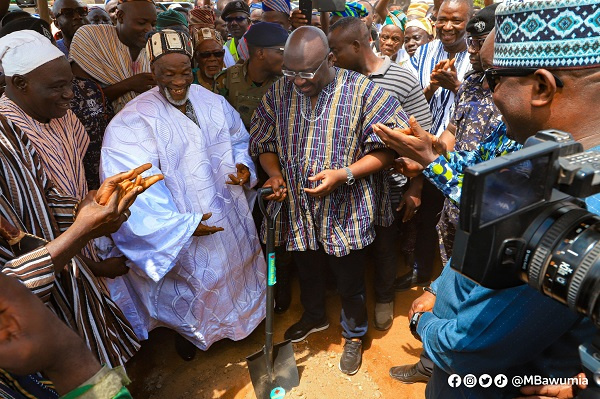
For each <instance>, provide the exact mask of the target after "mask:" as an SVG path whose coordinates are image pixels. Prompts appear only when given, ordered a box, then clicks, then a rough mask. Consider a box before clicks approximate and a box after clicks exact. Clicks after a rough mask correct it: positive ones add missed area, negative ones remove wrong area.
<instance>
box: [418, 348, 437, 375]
mask: <svg viewBox="0 0 600 399" xmlns="http://www.w3.org/2000/svg"><path fill="white" fill-rule="evenodd" d="M417 370H419V371H420V372H421V373H422V374H425V375H427V376H429V377H431V374H433V361H432V360H431V359H430V358H429V356H427V352H425V350H423V352H421V357H420V358H419V363H417Z"/></svg>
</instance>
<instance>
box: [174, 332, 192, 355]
mask: <svg viewBox="0 0 600 399" xmlns="http://www.w3.org/2000/svg"><path fill="white" fill-rule="evenodd" d="M175 350H176V351H177V354H178V355H179V357H181V358H182V359H183V360H185V361H186V362H189V361H190V360H192V359H193V358H194V357H196V346H195V345H194V344H192V343H191V342H190V341H188V340H187V339H185V338H183V337H182V336H181V335H179V334H177V336H176V337H175Z"/></svg>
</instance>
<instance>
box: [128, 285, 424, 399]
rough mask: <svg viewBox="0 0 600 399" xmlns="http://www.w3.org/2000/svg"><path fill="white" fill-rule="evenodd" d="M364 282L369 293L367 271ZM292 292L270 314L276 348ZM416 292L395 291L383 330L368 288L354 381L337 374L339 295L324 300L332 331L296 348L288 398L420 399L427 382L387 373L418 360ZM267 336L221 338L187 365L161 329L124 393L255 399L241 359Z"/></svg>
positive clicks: (295, 307) (133, 367) (145, 347)
mask: <svg viewBox="0 0 600 399" xmlns="http://www.w3.org/2000/svg"><path fill="white" fill-rule="evenodd" d="M367 279H368V286H371V288H372V273H368V277H367ZM293 288H294V298H293V301H292V305H291V307H290V309H289V310H288V311H287V312H286V313H285V314H282V315H276V317H275V343H277V342H281V341H283V333H284V331H285V330H286V328H287V327H289V326H290V325H291V324H293V323H295V322H296V321H297V320H298V319H299V318H300V316H301V314H302V306H301V305H300V301H299V294H298V291H299V289H298V285H297V283H296V284H295V285H294V287H293ZM421 293H422V290H421V289H420V288H413V289H412V290H410V291H406V292H402V293H396V302H395V307H394V314H395V318H394V325H393V326H392V328H391V329H390V330H388V331H383V332H382V331H377V330H375V328H373V324H372V323H373V322H372V317H373V309H374V303H373V291H372V289H371V290H369V291H368V298H370V301H369V307H368V309H369V316H370V324H369V332H368V333H367V338H366V339H365V340H364V342H363V349H364V352H363V363H362V367H361V369H360V371H359V372H358V373H357V374H355V375H354V376H347V375H345V374H342V373H341V372H340V371H339V369H338V363H339V358H340V355H341V353H342V351H343V346H342V345H343V339H342V336H341V326H340V323H339V315H340V301H339V297H338V296H336V295H331V296H330V297H328V302H327V309H328V310H327V312H328V317H329V322H330V327H329V328H328V329H327V330H325V331H321V332H318V333H314V334H311V335H310V336H309V337H308V338H307V339H306V340H305V341H302V342H299V343H297V344H293V346H294V353H295V357H296V362H297V365H298V371H299V374H300V385H299V386H298V387H296V388H294V389H293V390H291V391H290V392H288V394H287V395H286V398H297V399H313V398H314V399H318V398H328V399H337V398H340V399H354V398H423V397H424V392H425V384H422V383H419V384H412V385H405V384H402V383H400V382H397V381H395V380H393V379H392V378H391V377H389V374H388V372H389V368H390V367H392V366H395V365H400V364H407V363H415V362H416V361H417V360H418V356H419V354H420V353H421V343H420V342H419V341H417V340H416V339H414V338H413V336H412V335H411V334H410V331H409V329H408V319H407V313H408V310H409V308H410V305H411V303H412V301H413V300H414V299H415V298H417V297H418V296H419V295H420V294H421ZM264 336H265V335H264V322H263V323H262V324H261V325H259V327H258V328H257V329H256V330H255V331H254V332H253V333H252V334H251V335H250V336H248V337H247V338H246V339H244V340H242V341H237V342H233V341H230V340H222V341H219V342H217V343H215V344H214V345H213V346H212V347H211V348H210V349H209V350H208V351H206V352H202V351H200V350H198V352H197V354H196V357H195V358H194V359H193V360H192V361H190V362H185V361H183V360H182V359H181V358H180V357H179V356H178V355H177V353H176V352H175V346H174V333H173V332H171V331H169V330H167V329H164V328H160V329H157V330H154V331H153V332H152V333H151V334H150V339H149V340H148V341H145V342H144V343H143V344H142V349H141V350H140V352H139V353H138V354H137V355H136V356H135V357H134V358H133V359H132V360H131V361H130V362H129V364H128V367H127V371H128V374H129V376H130V378H131V379H132V384H131V385H130V386H129V388H130V390H131V392H132V394H133V396H134V397H135V398H144V399H145V398H148V399H156V398H168V399H179V398H198V399H213V398H224V399H254V398H255V395H254V391H253V388H252V383H251V382H250V375H249V373H248V368H247V366H246V360H245V359H246V356H248V355H251V354H253V353H255V352H257V351H258V350H260V349H261V348H262V346H263V345H264Z"/></svg>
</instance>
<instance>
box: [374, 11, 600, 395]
mask: <svg viewBox="0 0 600 399" xmlns="http://www.w3.org/2000/svg"><path fill="white" fill-rule="evenodd" d="M599 4H600V1H579V0H578V1H568V2H567V1H558V2H557V1H548V0H537V1H536V0H534V1H526V2H517V1H507V2H505V3H504V4H502V5H500V6H499V7H498V10H497V12H496V27H497V29H498V31H497V35H496V47H495V54H494V68H491V69H489V70H487V71H486V77H487V80H488V84H489V86H490V89H491V90H492V91H493V92H494V95H493V97H494V102H495V104H496V105H497V107H498V108H499V109H500V111H501V113H502V114H503V117H504V121H505V124H506V126H505V129H506V134H507V135H508V136H509V137H511V138H514V139H515V140H516V141H517V142H519V143H523V142H524V141H525V140H526V139H527V138H528V137H529V136H532V135H534V134H535V133H536V132H537V131H539V130H544V129H549V128H553V129H559V130H564V131H568V132H570V133H571V134H572V135H573V137H574V138H575V139H576V140H577V141H579V142H581V143H582V144H583V146H584V148H585V149H592V148H593V147H596V146H599V145H600V135H598V134H597V133H596V128H597V126H598V124H599V122H600V115H599V114H597V113H593V112H586V110H589V109H590V106H591V105H592V104H597V103H598V100H600V90H599V89H600V57H599V56H600V52H599V51H598V44H600V31H599V29H598V16H599V15H598V11H597V10H598V5H599ZM574 16H576V18H575V17H574ZM533 21H535V23H533ZM528 22H530V23H528ZM490 43H491V35H490V37H489V38H488V40H486V43H485V44H484V46H486V45H490ZM594 48H595V49H596V50H594ZM584 49H585V50H584ZM411 127H412V133H413V134H414V136H406V135H404V134H403V133H400V132H393V131H390V130H389V129H386V128H383V127H380V129H381V137H382V139H383V141H384V142H385V143H386V144H387V145H389V146H390V147H391V148H393V149H395V150H396V151H397V152H398V153H399V154H400V155H402V156H405V157H409V158H411V159H413V160H415V161H417V162H418V163H419V164H420V165H421V166H422V167H423V168H424V173H425V175H426V176H427V177H428V178H429V179H430V180H431V181H432V182H433V183H434V184H436V185H437V186H438V187H439V188H440V189H442V191H444V192H445V193H446V194H447V196H449V197H450V198H451V199H454V200H455V201H457V202H458V200H459V198H460V184H459V183H460V181H461V176H460V173H461V172H462V170H463V169H464V168H466V167H468V166H471V165H473V164H474V163H478V162H482V161H484V160H487V159H491V158H493V157H495V156H501V155H502V154H503V153H504V152H505V151H506V148H498V146H495V145H494V144H498V143H503V142H504V143H506V141H505V140H504V139H503V134H502V131H498V132H497V134H496V135H495V136H494V137H492V138H491V142H490V141H488V142H485V143H482V145H481V146H480V148H479V149H478V150H476V151H474V152H471V153H450V154H448V155H447V156H446V157H438V156H437V154H435V152H434V151H433V150H432V140H431V137H430V136H429V135H428V134H426V133H425V132H424V131H422V130H421V129H420V128H419V126H418V124H416V123H414V122H412V124H411ZM593 149H598V148H593ZM406 165H409V163H408V162H407V163H406ZM586 202H587V204H588V209H589V210H590V211H592V212H595V213H600V199H599V198H598V197H597V196H596V197H589V198H587V199H586ZM431 288H432V290H433V291H434V292H435V293H436V294H437V297H436V300H435V305H434V307H433V311H432V312H425V313H419V312H417V313H415V315H414V316H413V318H412V320H411V321H412V325H413V327H414V328H415V330H416V333H417V334H418V335H419V336H420V337H421V338H422V340H423V346H424V348H425V350H426V351H427V353H428V354H429V355H430V356H431V358H432V359H433V361H434V363H435V367H434V373H433V376H432V379H431V380H430V382H429V384H428V386H427V391H426V395H427V397H429V398H431V397H443V398H452V397H485V398H490V397H514V396H517V395H518V393H517V390H516V389H515V388H513V389H512V390H511V389H509V388H510V385H511V384H510V381H511V377H512V376H527V375H540V376H543V377H564V378H569V377H573V376H575V375H577V374H578V373H579V372H580V371H581V366H580V364H579V357H578V351H577V346H578V345H579V344H580V343H582V342H584V341H587V340H590V339H591V337H592V336H593V334H594V328H593V326H592V324H591V322H590V321H589V320H588V319H586V318H583V317H581V316H578V315H576V314H575V313H572V312H571V311H570V310H569V309H568V308H567V307H566V306H563V305H560V304H559V303H558V302H555V301H553V300H552V299H550V298H547V297H544V296H542V294H541V293H538V292H537V291H535V290H534V289H532V288H530V287H529V286H527V285H522V286H518V287H514V288H509V289H504V290H490V289H486V288H484V287H481V286H479V285H477V284H476V283H474V282H472V281H471V280H468V279H467V278H466V277H464V276H461V275H459V274H458V273H456V272H455V271H453V270H451V269H450V268H449V266H446V268H445V270H444V272H443V273H442V275H441V276H440V278H438V279H437V280H436V281H435V282H434V283H433V284H432V287H431ZM467 373H473V374H475V375H477V376H479V375H481V374H483V373H488V374H490V375H491V376H492V378H493V377H494V375H497V374H500V373H502V374H505V375H506V376H507V377H508V381H509V384H508V386H507V387H506V388H503V389H498V388H494V385H493V384H492V386H491V387H489V388H487V389H484V388H481V387H478V386H475V387H473V388H470V389H469V388H465V386H464V385H461V386H459V387H451V386H450V384H449V380H448V377H449V376H450V375H451V374H459V375H460V376H463V377H464V376H465V375H466V374H467ZM563 388H565V389H564V390H563V391H562V392H558V391H557V390H554V389H552V390H551V389H546V388H544V389H537V393H539V394H542V392H549V393H552V394H554V395H555V397H572V395H573V389H571V390H570V391H569V389H568V388H569V387H563ZM522 393H523V394H531V392H530V391H529V390H526V389H523V391H522ZM559 395H560V396H559Z"/></svg>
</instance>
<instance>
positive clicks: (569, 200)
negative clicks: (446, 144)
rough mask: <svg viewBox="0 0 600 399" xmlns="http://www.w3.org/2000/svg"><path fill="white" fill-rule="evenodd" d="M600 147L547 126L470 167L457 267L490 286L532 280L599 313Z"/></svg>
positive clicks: (466, 176) (455, 255) (587, 310)
mask: <svg viewBox="0 0 600 399" xmlns="http://www.w3.org/2000/svg"><path fill="white" fill-rule="evenodd" d="M598 192H600V152H590V151H588V152H583V147H582V146H581V144H580V143H577V142H575V141H574V140H573V138H572V137H571V135H570V134H568V133H564V132H560V131H556V130H547V131H542V132H539V133H538V134H536V135H535V136H534V137H531V138H530V139H529V140H528V141H527V142H526V143H525V146H524V148H523V149H522V150H520V151H516V152H514V153H511V154H507V155H503V156H502V157H498V158H495V159H493V160H490V161H487V162H484V163H481V164H478V165H475V166H473V167H470V168H468V169H467V170H466V171H465V173H464V180H463V185H462V193H461V202H460V219H459V223H460V228H459V229H458V230H457V232H456V238H455V243H454V249H453V254H452V255H453V256H452V263H451V267H452V268H454V269H456V270H457V271H458V272H460V273H461V274H463V275H465V276H466V277H468V278H470V279H472V280H474V281H476V282H477V283H479V284H481V285H482V286H484V287H488V288H494V289H502V288H508V287H513V286H516V285H520V284H523V283H528V284H530V285H531V286H532V287H533V288H535V289H536V290H538V291H541V292H543V293H544V294H545V295H548V296H550V297H552V298H554V299H556V300H558V301H559V302H562V303H563V304H565V305H568V306H569V307H570V308H571V309H573V310H574V311H576V312H579V313H582V314H585V315H587V316H589V317H591V318H592V320H593V321H594V322H595V323H596V325H599V321H600V317H599V316H600V307H599V304H600V301H598V298H599V296H600V217H599V216H597V215H595V214H593V213H591V212H588V210H587V209H586V206H585V202H584V201H582V200H580V199H579V198H585V197H588V196H590V195H592V194H596V193H598Z"/></svg>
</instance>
